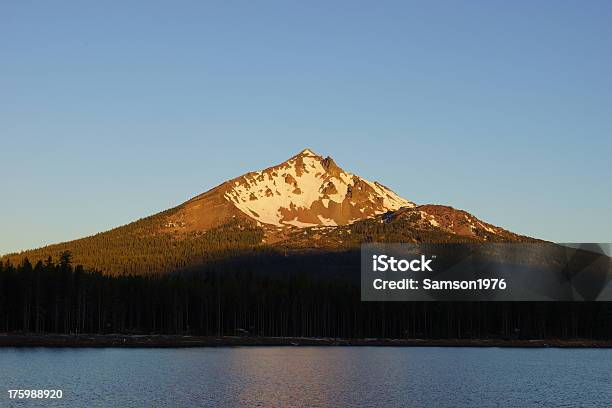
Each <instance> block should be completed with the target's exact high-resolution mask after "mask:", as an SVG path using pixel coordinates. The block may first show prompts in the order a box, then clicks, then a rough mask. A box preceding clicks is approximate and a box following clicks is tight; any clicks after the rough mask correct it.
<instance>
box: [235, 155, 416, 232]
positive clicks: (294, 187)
mask: <svg viewBox="0 0 612 408" xmlns="http://www.w3.org/2000/svg"><path fill="white" fill-rule="evenodd" d="M224 197H225V198H226V199H227V200H229V201H230V202H231V203H232V204H233V205H234V206H235V207H236V208H238V209H239V210H240V211H242V212H243V213H244V214H246V215H247V216H249V217H250V218H254V219H255V220H257V221H258V222H260V223H262V224H269V225H276V226H296V227H309V226H316V225H328V226H334V225H346V224H350V223H352V222H355V221H357V220H360V219H364V218H371V217H374V216H375V215H377V214H381V213H385V212H387V211H394V210H397V209H399V208H401V207H413V206H414V203H412V202H410V201H408V200H405V199H403V198H401V197H400V196H398V195H397V194H395V193H394V192H393V191H391V190H390V189H388V188H386V187H385V186H383V185H382V184H379V183H376V182H370V181H367V180H365V179H363V178H361V177H359V176H357V175H354V174H352V173H348V172H346V171H344V170H343V169H341V168H340V167H338V166H337V165H336V163H335V162H334V161H333V159H332V158H331V157H326V158H323V157H322V156H319V155H317V154H316V153H314V152H313V151H312V150H310V149H304V150H302V151H301V152H300V153H298V154H297V155H295V156H293V157H291V158H290V159H288V160H287V161H285V162H283V163H281V164H279V165H277V166H273V167H270V168H267V169H265V170H261V171H257V172H251V173H247V174H245V175H243V176H241V177H238V178H235V179H233V180H231V181H229V182H228V183H227V190H226V191H225V193H224Z"/></svg>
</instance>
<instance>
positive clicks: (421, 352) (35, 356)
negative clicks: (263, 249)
mask: <svg viewBox="0 0 612 408" xmlns="http://www.w3.org/2000/svg"><path fill="white" fill-rule="evenodd" d="M0 387H1V390H0V391H1V393H2V394H0V406H1V407H5V406H8V407H11V406H19V407H21V406H28V407H38V406H76V407H163V406H179V407H197V406H211V407H240V406H248V407H254V406H255V407H257V406H259V407H268V406H278V407H281V406H282V407H284V406H296V407H383V406H390V407H429V406H435V407H506V406H516V407H530V406H534V407H535V406H538V407H540V406H550V407H587V406H593V407H610V406H612V350H588V349H584V350H583V349H574V350H562V349H533V350H529V349H498V348H377V347H361V348H360V347H356V348H350V347H321V348H308V347H295V348H291V347H279V348H273V347H265V348H264V347H262V348H255V347H244V348H197V349H112V348H109V349H46V348H30V349H26V348H24V349H15V348H5V349H0ZM13 388H17V389H19V388H20V389H24V388H29V389H62V390H63V393H64V398H63V400H61V401H45V402H44V403H41V402H40V401H32V400H30V401H24V400H22V401H10V400H9V399H8V393H7V390H8V389H13Z"/></svg>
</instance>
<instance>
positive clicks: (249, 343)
mask: <svg viewBox="0 0 612 408" xmlns="http://www.w3.org/2000/svg"><path fill="white" fill-rule="evenodd" d="M278 346H286V347H300V346H306V347H313V346H317V347H333V346H350V347H368V346H369V347H513V348H549V347H554V348H612V341H606V340H589V339H573V340H560V339H537V340H518V339H516V340H504V339H335V338H308V337H238V336H221V337H216V336H189V335H129V334H78V335H74V334H72V335H70V334H13V333H0V347H54V348H87V347H96V348H97V347H122V348H186V347H278Z"/></svg>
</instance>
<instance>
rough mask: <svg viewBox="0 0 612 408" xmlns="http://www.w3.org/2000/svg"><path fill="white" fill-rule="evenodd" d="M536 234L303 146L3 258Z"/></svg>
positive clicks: (126, 269)
mask: <svg viewBox="0 0 612 408" xmlns="http://www.w3.org/2000/svg"><path fill="white" fill-rule="evenodd" d="M529 240H531V239H530V238H528V237H523V236H520V235H517V234H514V233H512V232H509V231H506V230H504V229H503V228H500V227H496V226H494V225H491V224H488V223H486V222H484V221H481V220H479V219H478V218H476V217H475V216H473V215H471V214H469V213H467V212H465V211H461V210H456V209H454V208H452V207H448V206H441V205H416V204H415V203H413V202H412V201H409V200H406V199H404V198H402V197H400V196H399V195H397V194H396V193H394V192H393V191H392V190H390V189H389V188H387V187H385V186H384V185H382V184H380V183H378V182H371V181H368V180H366V179H364V178H361V177H359V176H357V175H355V174H352V173H349V172H347V171H345V170H343V169H342V168H340V167H339V166H338V165H337V164H336V163H335V162H334V160H333V159H332V158H331V157H322V156H319V155H317V154H315V153H314V152H313V151H312V150H309V149H305V150H302V151H301V152H300V153H298V154H297V155H295V156H293V157H291V158H289V159H288V160H286V161H285V162H283V163H281V164H279V165H276V166H273V167H269V168H267V169H264V170H261V171H257V172H250V173H246V174H244V175H242V176H240V177H237V178H234V179H232V180H229V181H226V182H224V183H222V184H220V185H218V186H217V187H215V188H213V189H211V190H209V191H207V192H205V193H203V194H200V195H198V196H196V197H194V198H192V199H190V200H188V201H186V202H185V203H183V204H181V205H179V206H177V207H174V208H171V209H169V210H166V211H163V212H161V213H158V214H155V215H152V216H149V217H146V218H143V219H141V220H138V221H135V222H133V223H130V224H127V225H124V226H122V227H118V228H115V229H112V230H110V231H106V232H103V233H99V234H96V235H94V236H91V237H87V238H82V239H78V240H74V241H70V242H65V243H61V244H55V245H50V246H46V247H43V248H38V249H34V250H29V251H24V252H21V253H19V254H9V255H6V256H4V257H3V261H5V262H6V261H10V262H13V263H19V262H20V261H21V260H22V259H24V258H26V257H27V258H28V259H29V260H30V261H34V262H35V261H38V260H45V259H47V258H48V257H49V256H51V257H53V258H55V259H57V257H58V256H59V254H60V253H61V252H62V251H66V250H69V251H71V252H72V254H73V257H74V262H75V263H79V264H82V265H83V266H85V267H86V268H88V269H98V270H101V271H103V272H107V273H111V274H122V273H136V274H142V273H158V272H166V271H172V270H179V269H183V268H189V267H193V266H197V265H198V264H200V263H202V262H208V261H210V260H212V259H215V258H218V257H221V256H232V255H235V254H238V253H243V252H245V251H247V252H248V251H266V250H279V249H282V250H283V251H287V250H300V251H303V250H308V249H313V248H314V249H319V250H334V251H335V250H343V249H353V248H357V247H358V246H359V245H360V244H361V243H362V242H372V241H376V242H503V241H529Z"/></svg>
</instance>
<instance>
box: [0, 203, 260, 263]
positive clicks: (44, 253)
mask: <svg viewBox="0 0 612 408" xmlns="http://www.w3.org/2000/svg"><path fill="white" fill-rule="evenodd" d="M171 211H174V209H172V210H168V211H165V212H162V213H159V214H156V215H153V216H150V217H147V218H143V219H141V220H138V221H135V222H133V223H130V224H128V225H124V226H122V227H118V228H115V229H112V230H110V231H106V232H102V233H99V234H96V235H93V236H91V237H86V238H81V239H77V240H74V241H70V242H65V243H60V244H54V245H50V246H47V247H43V248H38V249H34V250H29V251H26V252H24V253H14V254H8V255H6V256H4V257H2V258H1V259H0V260H1V261H4V262H5V263H6V262H7V261H9V262H11V263H13V264H20V263H22V262H23V261H24V260H25V258H28V259H29V260H30V262H32V263H35V262H38V261H43V262H44V261H45V260H46V259H47V258H48V257H49V256H52V257H53V258H55V259H57V258H58V257H59V256H60V254H61V253H63V252H65V251H70V252H71V254H72V256H73V258H74V262H75V263H76V264H80V265H83V267H84V268H86V269H90V270H93V269H96V270H99V271H103V272H105V273H107V274H110V275H126V274H157V273H160V272H167V271H175V270H180V269H184V268H186V267H189V266H190V265H195V264H200V263H203V262H207V261H209V260H210V258H212V257H215V256H217V254H218V253H220V252H231V251H240V250H241V249H243V248H247V247H253V246H254V245H257V244H259V243H260V242H261V240H262V238H263V230H262V229H261V228H259V227H257V226H256V225H254V224H253V223H251V222H248V220H236V219H234V220H230V221H229V222H228V223H226V224H224V225H222V226H220V227H218V228H215V229H211V230H209V231H205V232H200V233H191V234H184V233H180V232H175V231H170V230H169V229H168V228H167V227H165V226H164V224H163V223H164V220H166V215H168V214H170V212H171ZM170 229H171V228H170Z"/></svg>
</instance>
